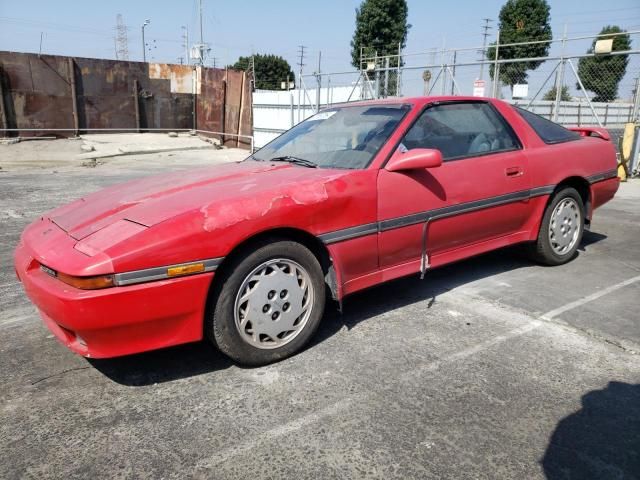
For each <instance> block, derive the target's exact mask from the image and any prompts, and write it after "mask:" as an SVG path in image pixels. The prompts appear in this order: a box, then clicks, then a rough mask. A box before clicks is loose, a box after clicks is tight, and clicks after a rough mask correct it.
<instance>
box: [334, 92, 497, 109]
mask: <svg viewBox="0 0 640 480" xmlns="http://www.w3.org/2000/svg"><path fill="white" fill-rule="evenodd" d="M451 101H455V102H465V101H473V102H478V101H481V102H491V103H495V102H499V100H496V99H495V98H488V97H471V96H452V95H437V96H428V97H389V98H383V99H377V100H363V101H359V102H349V103H339V104H335V105H333V106H334V107H338V106H339V107H344V106H364V105H417V106H422V105H426V104H427V103H434V102H451Z"/></svg>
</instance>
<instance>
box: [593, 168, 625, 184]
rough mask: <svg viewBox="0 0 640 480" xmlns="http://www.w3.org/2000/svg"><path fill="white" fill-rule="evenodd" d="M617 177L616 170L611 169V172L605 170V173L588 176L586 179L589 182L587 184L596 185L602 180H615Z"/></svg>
mask: <svg viewBox="0 0 640 480" xmlns="http://www.w3.org/2000/svg"><path fill="white" fill-rule="evenodd" d="M617 176H618V169H617V168H613V169H611V170H607V171H606V172H602V173H596V174H595V175H590V176H588V177H587V180H588V181H589V183H597V182H601V181H603V180H609V179H610V178H615V177H617Z"/></svg>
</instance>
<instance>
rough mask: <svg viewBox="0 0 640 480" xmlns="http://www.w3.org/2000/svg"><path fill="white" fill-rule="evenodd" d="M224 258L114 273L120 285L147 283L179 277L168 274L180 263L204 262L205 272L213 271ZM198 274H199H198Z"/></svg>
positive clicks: (116, 282)
mask: <svg viewBox="0 0 640 480" xmlns="http://www.w3.org/2000/svg"><path fill="white" fill-rule="evenodd" d="M222 260H224V258H223V257H219V258H210V259H207V260H195V261H193V262H184V263H180V264H177V265H167V266H166V267H154V268H145V269H144V270H134V271H132V272H124V273H116V274H115V275H114V279H115V284H116V286H118V287H124V286H126V285H135V284H138V283H146V282H153V281H156V280H166V279H167V278H179V277H169V276H168V275H167V269H169V268H171V267H177V266H180V265H185V264H191V263H204V271H203V272H201V273H205V272H213V271H215V270H216V268H218V267H219V266H220V264H221V263H222ZM196 275H197V274H196Z"/></svg>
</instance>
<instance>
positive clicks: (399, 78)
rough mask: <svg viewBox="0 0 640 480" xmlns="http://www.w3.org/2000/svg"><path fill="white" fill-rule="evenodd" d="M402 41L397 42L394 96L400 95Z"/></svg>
mask: <svg viewBox="0 0 640 480" xmlns="http://www.w3.org/2000/svg"><path fill="white" fill-rule="evenodd" d="M401 68H402V42H398V72H397V73H396V97H399V96H400V88H401V86H400V85H401V83H402V82H401V80H402V79H401V74H402V70H401Z"/></svg>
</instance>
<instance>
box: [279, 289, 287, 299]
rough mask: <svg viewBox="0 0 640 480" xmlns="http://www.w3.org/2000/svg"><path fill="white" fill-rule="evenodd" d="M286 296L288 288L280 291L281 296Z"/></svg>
mask: <svg viewBox="0 0 640 480" xmlns="http://www.w3.org/2000/svg"><path fill="white" fill-rule="evenodd" d="M286 296H287V291H286V290H282V291H281V292H280V298H284V297H286Z"/></svg>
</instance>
